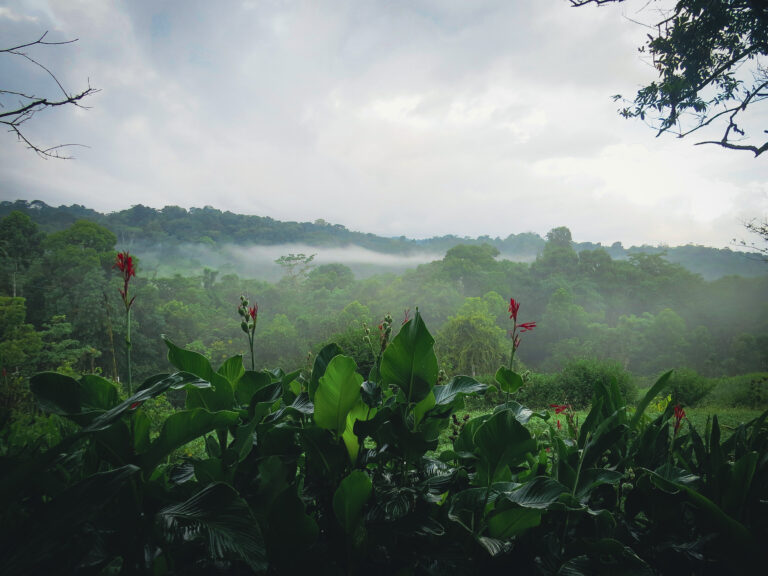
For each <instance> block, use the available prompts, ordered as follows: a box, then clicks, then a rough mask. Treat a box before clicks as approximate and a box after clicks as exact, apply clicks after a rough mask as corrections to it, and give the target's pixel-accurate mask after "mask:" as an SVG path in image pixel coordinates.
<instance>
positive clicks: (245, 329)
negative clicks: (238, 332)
mask: <svg viewBox="0 0 768 576" xmlns="http://www.w3.org/2000/svg"><path fill="white" fill-rule="evenodd" d="M240 328H242V329H243V332H245V333H246V334H248V322H246V321H245V320H243V321H242V322H241V323H240Z"/></svg>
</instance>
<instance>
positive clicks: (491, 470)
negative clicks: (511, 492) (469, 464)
mask: <svg viewBox="0 0 768 576" xmlns="http://www.w3.org/2000/svg"><path fill="white" fill-rule="evenodd" d="M473 440H474V444H475V451H476V453H477V455H478V456H479V457H480V462H479V463H478V466H477V476H476V478H475V483H476V484H480V485H490V484H491V483H493V482H497V481H503V480H507V479H508V470H509V467H510V466H516V465H518V464H521V463H522V462H524V461H525V456H526V454H528V453H529V452H534V451H535V450H536V441H535V440H534V439H533V438H532V437H531V433H530V432H529V431H528V429H527V428H526V427H525V426H523V425H522V424H520V422H519V421H518V420H517V418H516V417H515V414H514V412H512V411H511V410H503V411H501V412H498V413H496V414H494V415H493V416H491V417H490V418H489V419H488V420H486V421H485V422H483V424H482V425H481V426H480V427H478V429H477V432H475V436H474V438H473Z"/></svg>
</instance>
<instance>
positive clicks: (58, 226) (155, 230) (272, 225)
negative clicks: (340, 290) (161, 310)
mask: <svg viewBox="0 0 768 576" xmlns="http://www.w3.org/2000/svg"><path fill="white" fill-rule="evenodd" d="M14 210H19V211H21V212H23V213H25V214H27V215H29V217H30V218H31V219H32V220H33V221H34V222H36V223H37V225H38V226H39V227H40V229H41V230H43V231H44V232H46V233H51V232H56V231H59V230H63V229H65V228H67V227H69V226H71V225H72V224H73V223H74V222H76V221H77V220H81V219H85V220H90V221H93V222H96V223H98V224H100V225H102V226H104V227H105V228H108V229H109V230H111V231H112V232H113V233H114V234H115V235H116V236H117V238H118V243H119V244H123V243H125V244H130V245H133V246H139V247H141V246H152V247H157V246H172V245H178V244H188V243H191V244H201V245H205V246H208V247H210V248H212V249H216V247H220V246H223V245H231V244H234V245H241V246H253V245H256V246H278V245H292V244H293V245H296V244H300V245H306V246H310V247H312V246H315V247H318V248H319V247H326V248H342V247H350V246H355V247H360V248H365V249H367V250H371V251H374V252H379V253H382V254H390V255H397V254H401V255H410V254H414V253H425V252H428V253H435V254H444V253H445V252H446V251H447V250H449V249H450V248H452V247H453V246H456V245H457V244H490V245H491V246H494V247H495V248H496V249H497V250H498V251H499V252H500V254H501V257H503V258H508V259H510V260H518V261H532V260H533V259H535V257H536V255H537V254H539V253H540V252H541V250H542V249H543V247H544V244H545V242H546V241H545V239H544V238H542V237H541V236H539V235H538V234H535V233H532V232H523V233H519V234H510V235H509V236H507V237H506V238H500V237H495V238H492V237H490V236H480V237H478V238H468V237H459V236H454V235H446V236H437V237H432V238H427V239H423V240H414V239H409V238H406V237H404V236H400V237H398V238H387V237H383V236H377V235H374V234H370V233H368V234H367V233H363V232H356V231H351V230H349V229H347V228H346V227H344V226H342V225H340V224H331V223H328V222H326V221H324V220H316V221H315V222H283V221H280V220H274V219H273V218H269V217H265V216H255V215H245V214H235V213H233V212H229V211H226V212H223V211H221V210H218V209H216V208H213V207H211V206H205V207H203V208H190V209H189V210H187V209H185V208H180V207H178V206H166V207H165V208H162V209H159V210H158V209H155V208H150V207H147V206H143V205H141V204H137V205H135V206H133V207H131V208H129V209H126V210H121V211H119V212H112V213H109V214H102V213H100V212H97V211H95V210H92V209H90V208H87V207H85V206H82V205H80V204H72V205H70V206H58V207H54V206H49V205H48V204H46V203H45V202H42V201H40V200H32V201H28V200H16V201H15V202H11V201H2V202H0V217H4V216H6V215H8V214H9V213H10V212H12V211H14ZM574 248H575V250H576V251H577V252H581V251H584V250H595V249H604V250H605V251H606V252H608V254H610V256H611V257H612V258H614V259H624V258H627V257H629V256H630V255H632V254H637V253H648V254H657V253H665V257H666V259H667V260H669V261H670V262H675V263H678V264H681V265H682V266H684V267H685V268H687V269H688V270H690V271H691V272H695V273H697V274H701V275H702V276H703V277H704V278H705V279H708V280H712V279H716V278H720V277H722V276H728V275H740V276H763V275H766V274H768V263H766V262H765V260H764V259H763V258H762V257H761V255H760V254H757V253H745V252H737V251H733V250H730V249H728V248H720V249H719V248H711V247H707V246H698V245H691V244H689V245H685V246H676V247H659V246H647V245H644V246H632V247H629V248H624V246H622V244H621V242H615V243H613V244H612V245H610V246H603V245H601V244H599V243H597V244H596V243H592V242H576V243H574Z"/></svg>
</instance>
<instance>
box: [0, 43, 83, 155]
mask: <svg viewBox="0 0 768 576" xmlns="http://www.w3.org/2000/svg"><path fill="white" fill-rule="evenodd" d="M47 35H48V32H45V33H44V34H43V35H42V36H40V38H38V39H37V40H34V41H33V42H28V43H26V44H20V45H18V46H12V47H10V48H0V54H2V55H9V56H18V57H19V58H23V59H25V60H26V61H27V62H28V63H29V64H31V65H34V66H37V67H38V68H40V69H41V70H43V71H44V72H45V73H46V74H47V75H48V76H50V78H51V79H52V80H53V82H54V83H55V84H56V86H57V91H58V92H60V93H61V94H60V95H59V96H56V97H53V98H49V97H44V96H38V95H36V94H28V93H26V92H22V91H18V90H6V89H4V88H0V124H3V125H4V126H7V127H8V131H9V132H11V133H13V134H15V135H16V138H17V139H18V140H19V141H20V142H22V143H23V144H24V145H26V146H27V148H29V149H30V150H32V151H34V152H35V153H36V154H37V155H38V156H40V157H42V158H60V159H68V158H71V156H68V155H65V154H62V150H63V149H65V148H69V147H72V146H82V144H57V145H55V146H50V147H44V146H40V145H38V144H36V143H34V142H32V141H31V140H30V139H29V138H28V137H27V136H26V135H25V134H24V127H25V124H26V123H27V122H28V121H30V120H31V119H32V118H34V116H35V115H36V114H37V113H38V112H40V111H41V110H45V109H46V108H56V107H59V106H69V105H71V106H77V107H79V108H85V106H83V105H82V101H83V99H85V98H87V97H88V96H90V95H92V94H94V93H96V92H98V89H96V88H92V87H91V85H90V82H89V83H88V87H87V88H85V89H84V90H81V91H80V92H74V93H71V92H67V91H66V90H65V89H64V86H62V84H61V82H59V80H58V78H57V77H56V75H55V74H54V73H53V72H51V70H49V69H48V68H47V67H46V66H44V65H43V64H41V63H40V61H39V60H37V58H35V57H34V56H32V55H30V53H29V52H28V49H30V48H34V47H39V46H64V45H67V44H72V43H74V42H77V38H75V39H74V40H66V41H63V42H49V41H47V40H46V39H45V37H46V36H47Z"/></svg>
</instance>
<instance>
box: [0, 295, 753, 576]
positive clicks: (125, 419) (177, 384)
mask: <svg viewBox="0 0 768 576" xmlns="http://www.w3.org/2000/svg"><path fill="white" fill-rule="evenodd" d="M512 304H515V306H513V305H512ZM241 305H242V302H241ZM244 310H247V311H248V312H247V314H248V316H249V317H250V318H251V319H252V320H254V326H255V314H254V316H253V317H252V316H251V315H250V311H249V310H250V308H249V307H248V305H247V304H245V308H244ZM518 310H519V304H518V303H517V302H516V301H514V300H512V301H511V303H510V314H512V316H511V319H512V320H514V328H513V336H515V337H513V351H512V354H513V355H514V351H515V349H516V348H517V346H518V345H519V332H520V331H522V328H523V327H524V326H525V324H520V325H519V326H518V324H517V312H518ZM241 316H242V314H241ZM392 324H393V323H392V321H391V318H388V319H385V321H384V322H383V323H382V325H381V328H380V332H381V334H380V342H379V347H378V348H379V349H378V351H377V352H378V353H377V354H375V358H376V360H375V363H374V366H373V368H372V369H371V370H370V371H369V373H368V374H360V373H359V370H358V367H357V366H356V364H355V361H354V360H353V359H352V358H349V357H346V356H344V355H343V354H341V350H340V348H339V347H338V346H337V345H335V344H331V345H328V346H326V347H325V348H323V349H322V350H321V351H320V352H319V353H318V354H317V355H316V356H315V359H314V363H313V366H312V369H311V370H307V371H302V370H296V371H292V372H284V371H283V370H281V369H274V370H261V371H255V370H253V365H254V364H253V353H252V354H251V368H252V369H251V370H247V369H246V368H245V366H244V364H243V359H242V357H241V356H234V357H232V358H229V359H228V360H226V361H225V362H224V363H223V364H222V365H221V366H219V367H218V368H216V369H214V366H212V365H211V363H210V361H209V360H208V359H207V358H205V357H204V356H202V355H200V354H198V353H196V352H192V351H190V350H185V349H183V348H181V347H178V346H176V345H175V344H174V343H172V342H171V341H170V340H168V339H165V344H166V346H167V349H168V359H169V362H170V363H171V364H172V365H173V366H174V368H175V369H176V370H177V371H176V372H174V373H169V374H159V375H157V376H154V377H152V378H149V379H147V380H146V381H145V382H144V383H143V384H142V385H141V386H139V388H138V389H137V391H136V392H135V393H133V394H131V395H130V396H129V397H128V398H126V399H121V398H120V395H119V391H118V389H117V387H116V386H115V385H114V384H113V383H112V382H109V381H107V380H105V379H102V378H100V377H97V376H91V375H87V376H82V377H81V378H79V379H74V378H70V377H68V376H63V375H60V374H55V373H43V374H39V375H37V376H35V377H34V378H33V379H32V382H31V389H32V392H33V393H34V395H35V397H36V399H37V401H38V403H39V405H40V407H41V408H42V409H44V410H46V411H48V412H51V413H54V414H58V415H59V416H60V417H62V418H66V419H67V420H69V421H71V422H72V423H73V425H74V426H76V430H75V432H74V433H73V434H70V435H69V436H66V437H65V438H64V439H63V440H62V442H61V443H60V444H59V445H57V446H55V447H53V448H52V449H51V450H48V451H44V452H34V451H30V452H28V453H26V454H19V455H15V456H14V457H13V460H12V461H10V460H7V461H5V462H3V464H4V465H3V467H2V469H0V487H2V490H0V499H1V500H2V502H0V503H2V506H0V520H2V523H1V524H0V536H2V538H0V542H2V544H0V562H2V565H3V568H4V573H8V574H34V573H50V572H67V573H78V572H83V573H86V572H88V573H103V574H107V573H126V574H128V573H142V574H148V573H152V574H172V573H196V572H197V573H210V572H216V571H218V572H222V573H236V574H249V573H257V574H294V573H301V572H305V573H319V574H332V575H336V574H339V575H341V574H364V573H371V574H392V573H398V572H400V573H413V574H434V573H447V572H453V573H456V574H474V573H477V572H479V571H484V570H489V571H490V572H492V573H497V572H498V573H501V572H512V571H518V572H522V573H533V572H538V573H542V574H596V573H609V572H610V573H622V572H626V573H637V574H653V573H661V574H664V573H669V572H670V571H674V572H681V573H694V574H698V573H709V571H712V570H714V571H715V572H718V573H723V572H728V571H730V569H731V568H734V567H736V568H740V567H743V566H746V565H747V564H748V563H749V562H754V561H757V560H759V559H760V554H762V551H761V550H760V544H759V543H760V542H762V541H764V540H765V538H766V537H767V536H768V526H766V520H765V518H766V514H764V513H763V511H764V502H765V501H766V494H767V493H768V470H767V469H766V462H768V428H767V427H766V415H763V416H762V417H761V418H760V419H756V420H754V421H752V422H749V423H746V424H744V425H743V426H742V427H739V428H738V429H737V430H736V431H735V432H734V433H733V434H732V435H731V436H730V438H728V439H726V440H723V439H722V438H721V431H720V428H719V426H718V423H717V420H716V419H715V418H713V420H712V422H711V424H710V425H709V426H708V427H707V430H706V431H705V433H704V435H703V436H699V434H698V433H697V432H696V431H695V429H694V428H693V427H692V426H691V425H690V422H687V431H686V427H685V424H686V419H684V418H683V416H682V408H679V407H678V409H677V410H675V407H674V406H672V405H671V404H668V405H667V406H666V409H665V410H664V412H663V413H662V414H659V415H658V416H657V417H655V418H651V417H649V416H647V415H646V414H645V411H646V408H647V407H648V406H649V405H651V404H652V402H653V400H654V398H656V397H657V396H658V395H659V394H663V393H666V391H667V385H668V379H669V373H667V374H665V375H663V376H662V377H661V378H660V379H659V380H658V382H657V383H656V384H655V385H654V386H653V387H652V388H651V389H650V390H649V392H648V393H647V394H646V396H645V397H644V398H643V399H641V401H640V402H639V403H638V404H637V406H636V407H634V409H633V408H631V407H628V406H627V405H626V402H625V400H624V397H623V396H622V395H621V393H620V390H619V388H618V386H617V385H616V383H615V382H614V383H611V384H604V383H597V384H596V386H595V390H594V395H593V398H592V406H591V409H590V412H589V414H588V415H587V416H586V418H585V419H584V420H583V422H576V421H575V419H574V418H566V423H567V426H561V427H558V426H557V424H556V423H557V418H554V419H553V418H552V415H551V414H550V413H549V412H534V411H532V410H530V409H528V408H526V407H524V406H522V405H521V404H519V403H517V402H514V401H512V400H511V399H510V395H511V394H512V393H513V392H514V391H515V390H516V389H517V388H519V386H520V385H522V378H521V377H520V376H519V375H517V374H515V373H514V372H513V371H512V365H511V362H510V366H505V367H502V369H500V370H499V373H497V377H496V382H495V384H496V385H498V386H500V387H501V389H502V390H503V391H504V392H505V393H506V397H505V399H504V402H503V403H502V404H500V405H499V406H497V407H496V408H495V409H494V410H493V411H491V412H490V413H487V414H483V415H480V416H477V417H474V418H463V417H461V416H459V415H458V414H457V412H458V411H459V410H461V409H462V408H463V405H464V398H465V397H466V396H469V395H473V394H482V393H483V392H485V391H486V390H487V388H488V386H487V385H486V384H483V383H481V382H478V381H476V380H474V379H472V378H469V377H467V376H454V377H453V378H450V379H444V378H441V376H440V371H439V369H438V368H439V363H438V360H437V357H436V356H435V353H434V348H433V344H434V340H433V339H432V336H431V335H430V333H429V331H428V329H427V327H426V325H425V324H424V322H423V319H422V317H421V315H420V313H419V312H418V310H417V311H416V312H415V314H414V315H413V317H409V318H407V319H406V321H405V322H404V323H403V325H402V326H401V327H400V329H399V331H397V333H395V332H396V330H395V328H394V327H393V325H392ZM249 330H250V323H249ZM516 332H517V333H518V334H515V333H516ZM366 336H368V337H369V338H370V336H369V333H367V334H366ZM515 341H517V342H518V343H517V344H515ZM249 343H250V341H249ZM513 359H514V356H512V358H511V360H513ZM169 390H177V391H181V392H183V393H184V395H185V402H184V407H183V409H181V410H179V411H178V412H176V413H174V414H171V415H169V416H167V417H166V418H165V420H164V422H163V424H162V426H161V427H160V430H159V432H158V433H157V435H153V434H151V433H150V422H149V419H148V416H147V414H146V412H145V408H144V404H145V403H146V402H147V401H148V400H150V399H151V398H154V397H157V396H159V395H161V394H165V393H166V392H168V391H169ZM554 408H555V417H557V416H559V415H562V414H566V417H567V416H568V414H569V411H568V408H567V407H565V406H562V407H561V406H559V405H558V406H555V407H554ZM560 408H563V410H560V414H558V413H557V412H558V410H559V409H560ZM532 420H537V421H538V424H537V426H535V427H534V426H531V425H530V424H531V421H532ZM452 422H453V423H454V427H455V430H454V434H453V436H454V437H453V438H452V440H451V441H450V443H449V444H447V445H446V444H442V445H441V444H440V437H441V435H446V434H447V433H448V428H449V427H450V426H451V423H452ZM456 422H460V426H459V425H456V424H455V423H456ZM192 440H197V441H199V442H202V443H204V446H205V451H204V453H203V454H200V455H197V456H191V455H187V456H180V455H179V452H178V450H179V448H181V447H183V446H184V445H185V444H187V443H188V442H190V441H192ZM729 551H737V552H738V555H739V557H738V559H734V558H732V557H730V556H729Z"/></svg>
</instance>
